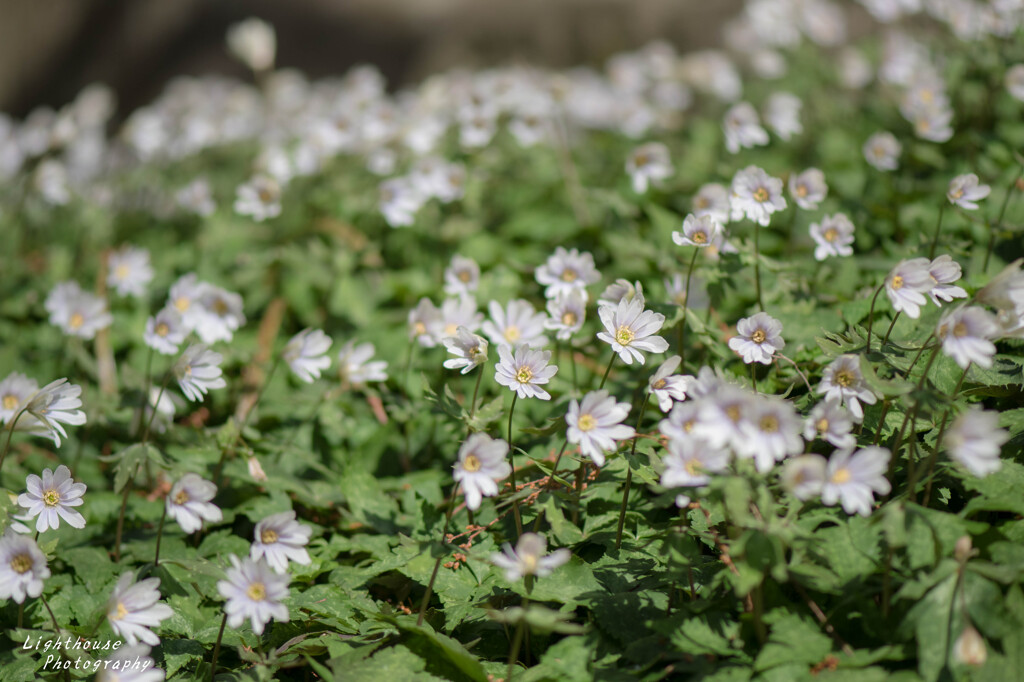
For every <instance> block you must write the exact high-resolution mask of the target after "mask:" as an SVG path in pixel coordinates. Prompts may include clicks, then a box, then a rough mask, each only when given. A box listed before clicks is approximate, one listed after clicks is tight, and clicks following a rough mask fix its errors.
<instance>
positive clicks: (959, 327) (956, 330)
mask: <svg viewBox="0 0 1024 682" xmlns="http://www.w3.org/2000/svg"><path fill="white" fill-rule="evenodd" d="M953 336H955V337H956V338H958V339H959V338H962V337H964V336H967V325H966V324H964V323H963V322H957V323H956V324H955V325H953Z"/></svg>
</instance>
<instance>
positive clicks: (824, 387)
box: [815, 355, 878, 422]
mask: <svg viewBox="0 0 1024 682" xmlns="http://www.w3.org/2000/svg"><path fill="white" fill-rule="evenodd" d="M815 391H816V392H817V393H824V394H825V400H832V401H835V402H839V403H842V404H843V405H846V407H847V408H848V409H849V410H850V414H852V415H853V417H854V419H855V420H856V421H857V422H860V421H861V420H862V419H863V418H864V409H863V408H862V407H861V405H860V404H861V403H862V402H863V403H865V404H867V405H874V404H875V403H876V402H878V398H876V397H875V394H874V393H872V392H871V389H870V388H868V384H867V382H866V381H865V380H864V375H863V374H862V373H861V371H860V358H859V357H858V356H856V355H840V356H839V357H838V358H836V359H835V360H833V361H832V363H831V364H830V365H829V366H828V367H826V368H825V371H824V372H823V373H822V375H821V382H820V383H819V384H818V388H817V389H815Z"/></svg>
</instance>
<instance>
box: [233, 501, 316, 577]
mask: <svg viewBox="0 0 1024 682" xmlns="http://www.w3.org/2000/svg"><path fill="white" fill-rule="evenodd" d="M312 534H313V529H312V528H310V527H309V526H306V525H303V524H301V523H299V522H298V521H296V520H295V512H294V511H292V510H288V511H283V512H281V513H279V514H271V515H270V516H268V517H266V518H265V519H263V520H261V521H260V522H259V523H257V524H256V529H255V530H254V531H253V541H252V547H250V548H249V556H250V557H251V558H252V560H253V561H259V560H260V558H261V557H262V558H264V559H266V560H267V564H269V565H270V567H271V568H272V569H274V571H275V572H277V573H284V572H285V571H287V570H288V562H289V561H294V562H295V563H297V564H300V565H302V566H308V565H309V564H310V563H312V559H310V558H309V552H308V551H306V545H308V544H309V538H310V536H311V535H312Z"/></svg>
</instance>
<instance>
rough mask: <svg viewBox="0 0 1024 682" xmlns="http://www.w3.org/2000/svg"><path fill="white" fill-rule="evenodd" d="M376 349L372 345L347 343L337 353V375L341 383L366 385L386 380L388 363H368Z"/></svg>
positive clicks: (380, 361) (382, 361)
mask: <svg viewBox="0 0 1024 682" xmlns="http://www.w3.org/2000/svg"><path fill="white" fill-rule="evenodd" d="M376 352H377V349H376V348H375V347H374V345H373V344H372V343H369V342H367V343H361V344H359V345H358V346H357V345H356V342H355V341H354V340H353V341H349V342H348V343H346V344H345V345H344V346H342V347H341V350H340V351H339V352H338V373H339V374H340V376H341V379H342V381H347V382H349V383H351V384H368V383H370V382H376V381H387V380H388V373H387V369H388V363H387V361H385V360H374V361H373V362H370V359H371V358H372V357H373V355H374V353H376Z"/></svg>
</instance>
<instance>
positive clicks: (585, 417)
mask: <svg viewBox="0 0 1024 682" xmlns="http://www.w3.org/2000/svg"><path fill="white" fill-rule="evenodd" d="M576 428H578V429H579V430H580V431H593V430H594V429H595V428H597V420H596V419H594V415H592V414H581V415H580V418H579V421H578V422H576Z"/></svg>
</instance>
